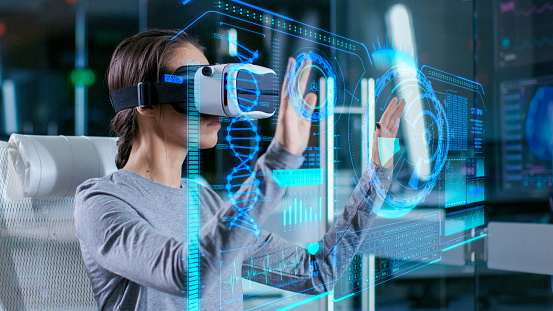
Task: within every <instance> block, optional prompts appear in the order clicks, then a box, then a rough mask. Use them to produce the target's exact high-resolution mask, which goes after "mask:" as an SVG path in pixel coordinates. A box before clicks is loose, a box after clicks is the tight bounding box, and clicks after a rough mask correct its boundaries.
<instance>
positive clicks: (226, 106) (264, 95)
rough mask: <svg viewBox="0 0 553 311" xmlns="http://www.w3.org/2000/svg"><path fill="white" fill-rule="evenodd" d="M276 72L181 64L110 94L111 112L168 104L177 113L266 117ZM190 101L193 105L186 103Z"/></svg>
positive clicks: (276, 93)
mask: <svg viewBox="0 0 553 311" xmlns="http://www.w3.org/2000/svg"><path fill="white" fill-rule="evenodd" d="M276 81H277V80H276V73H275V72H274V71H273V70H272V69H269V68H266V67H261V66H257V65H253V64H221V65H209V66H182V67H179V68H177V70H175V72H174V73H173V74H172V75H168V74H164V75H161V77H160V82H155V83H152V82H140V83H139V84H138V85H136V86H130V87H126V88H122V89H120V90H117V91H115V92H112V93H111V94H110V100H111V104H112V106H113V109H114V110H115V113H117V112H119V111H121V110H124V109H128V108H132V107H143V108H146V107H151V106H152V105H158V104H171V105H172V106H173V108H174V109H175V110H176V111H178V112H180V113H184V114H186V113H188V111H190V110H191V109H194V108H195V109H197V111H198V112H200V113H201V114H208V115H214V116H221V117H245V118H250V119H261V118H269V117H271V116H272V115H273V114H274V113H275V106H276V105H275V104H273V103H278V98H279V95H280V93H279V91H278V88H279V86H278V83H276ZM190 104H193V105H190Z"/></svg>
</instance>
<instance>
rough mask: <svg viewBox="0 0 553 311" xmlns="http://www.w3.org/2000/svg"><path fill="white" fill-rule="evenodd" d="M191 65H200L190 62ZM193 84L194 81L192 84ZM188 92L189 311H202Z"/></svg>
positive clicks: (194, 123) (196, 170) (196, 163)
mask: <svg viewBox="0 0 553 311" xmlns="http://www.w3.org/2000/svg"><path fill="white" fill-rule="evenodd" d="M188 65H197V64H196V63H191V62H189V64H188ZM191 81H193V80H191ZM191 81H189V88H188V113H187V115H186V118H187V130H188V133H187V135H188V142H187V147H188V162H187V171H188V180H189V183H188V191H187V196H186V201H187V208H188V217H187V222H188V236H187V240H188V280H187V289H186V290H187V296H188V310H189V311H192V310H200V286H201V284H200V184H199V183H197V182H195V181H196V180H197V179H198V177H199V176H200V112H199V111H198V110H197V109H196V104H195V98H194V83H193V82H191Z"/></svg>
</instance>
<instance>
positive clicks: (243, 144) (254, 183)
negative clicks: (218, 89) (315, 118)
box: [225, 35, 261, 236]
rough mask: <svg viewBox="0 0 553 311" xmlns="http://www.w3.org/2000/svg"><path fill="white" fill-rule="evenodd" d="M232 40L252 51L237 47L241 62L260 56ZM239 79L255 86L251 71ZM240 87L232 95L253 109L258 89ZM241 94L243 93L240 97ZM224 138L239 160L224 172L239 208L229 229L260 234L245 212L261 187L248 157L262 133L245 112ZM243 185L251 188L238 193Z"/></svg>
mask: <svg viewBox="0 0 553 311" xmlns="http://www.w3.org/2000/svg"><path fill="white" fill-rule="evenodd" d="M227 40H228V41H229V43H231V39H230V35H229V36H227ZM233 43H235V44H237V46H238V47H240V48H241V49H242V50H244V51H246V53H248V54H251V56H250V57H248V56H245V55H243V54H242V53H241V51H240V49H238V52H237V55H236V56H237V57H238V59H239V60H240V62H241V63H252V62H253V61H254V60H255V59H257V58H259V51H257V50H256V51H251V50H249V49H247V48H246V47H244V46H243V45H241V44H239V43H238V42H233ZM238 70H240V69H238ZM229 76H230V75H229ZM242 81H245V82H249V83H252V88H251V89H252V90H258V87H257V84H258V83H257V80H256V79H255V77H254V76H253V75H251V79H243V80H242ZM235 85H236V84H235V83H228V84H227V88H228V89H229V90H230V89H232V88H233V87H234V88H236V86H235ZM240 91H242V92H232V93H234V94H237V95H236V97H233V99H235V100H236V101H237V102H238V104H239V106H240V110H241V111H243V112H245V113H247V112H250V111H252V109H253V108H254V107H256V106H257V105H258V104H259V103H258V98H259V95H260V93H259V91H251V92H249V90H245V89H240ZM243 94H245V95H243ZM241 95H242V96H244V97H241ZM251 95H256V96H255V97H254V98H255V99H252V97H249V96H251ZM246 97H247V98H246ZM226 140H227V142H228V143H229V149H230V150H232V152H233V153H234V156H235V157H236V158H237V159H238V160H239V162H240V163H239V164H238V165H237V166H235V167H234V168H233V169H232V171H231V173H230V174H228V175H227V184H226V186H225V189H226V190H227V194H228V197H229V199H230V203H231V204H232V206H233V207H234V208H236V210H237V211H238V215H237V216H236V217H234V219H232V220H231V222H230V225H229V230H230V229H232V228H233V227H238V228H242V229H244V230H248V231H251V232H252V233H253V234H255V235H256V236H259V235H260V234H261V230H260V229H259V227H258V225H257V223H256V221H255V219H254V218H253V217H251V216H250V214H249V213H248V212H249V211H250V210H251V209H252V208H254V207H255V204H256V203H257V202H258V201H259V197H260V195H261V191H260V190H259V184H260V180H259V179H257V176H256V174H255V172H254V171H253V170H252V167H251V166H250V161H251V160H253V159H254V156H255V155H256V153H257V152H258V151H259V142H260V141H261V136H259V134H258V132H257V126H256V125H254V124H253V122H252V120H251V119H250V118H248V117H247V116H246V115H245V114H242V115H240V116H238V117H237V118H233V119H231V121H230V124H229V126H228V127H227V135H226ZM244 181H245V183H244ZM242 185H245V186H249V187H250V188H249V189H248V191H247V192H241V193H238V191H239V189H240V187H241V186H242Z"/></svg>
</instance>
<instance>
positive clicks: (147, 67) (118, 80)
mask: <svg viewBox="0 0 553 311" xmlns="http://www.w3.org/2000/svg"><path fill="white" fill-rule="evenodd" d="M187 44H192V45H193V46H195V47H196V48H198V49H199V50H201V51H203V47H202V46H200V44H199V43H198V41H197V40H196V39H194V38H193V37H191V36H189V35H187V34H186V33H184V32H182V33H181V32H179V31H178V30H161V29H151V30H147V31H144V32H141V33H138V34H136V35H134V36H132V37H130V38H127V39H125V40H123V42H121V43H120V44H119V46H117V48H116V49H115V52H113V55H112V57H111V62H110V65H109V69H108V74H107V80H108V88H109V92H110V93H111V92H114V91H117V90H119V89H121V88H124V87H128V86H133V85H137V84H138V83H139V82H144V81H148V82H157V81H158V79H159V75H160V73H170V72H166V68H167V65H168V64H167V61H168V59H170V57H171V53H172V51H173V50H174V49H175V48H178V47H182V46H185V45H187ZM111 128H112V131H113V132H114V133H115V135H117V136H118V137H119V141H118V143H117V146H118V153H117V157H116V159H115V163H116V165H117V168H123V167H124V166H125V164H127V161H128V160H129V156H130V154H131V150H132V145H133V139H134V137H136V135H137V134H138V131H139V128H138V121H137V112H136V109H135V108H129V109H125V110H122V111H119V112H118V113H117V114H116V115H115V117H114V118H113V120H111Z"/></svg>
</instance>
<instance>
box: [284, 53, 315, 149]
mask: <svg viewBox="0 0 553 311" xmlns="http://www.w3.org/2000/svg"><path fill="white" fill-rule="evenodd" d="M295 62H296V60H295V59H293V58H290V59H288V66H287V68H286V74H285V75H284V82H283V83H282V90H281V91H280V109H279V112H278V124H277V127H276V132H275V139H276V140H277V141H278V142H279V143H280V144H281V145H283V146H284V147H285V148H286V149H287V150H288V151H290V152H291V153H294V154H302V153H303V151H304V150H305V147H306V146H307V143H308V142H309V135H311V120H310V118H309V116H307V118H306V116H302V115H301V114H300V113H299V112H298V111H297V109H296V108H295V107H294V103H293V100H301V99H292V98H290V93H289V91H288V84H289V83H290V81H289V76H290V73H291V72H292V70H294V69H293V68H294V65H295ZM307 65H308V64H307ZM299 78H300V81H299V88H300V93H302V94H303V91H304V90H305V89H306V87H307V80H308V78H309V68H307V69H305V70H304V72H303V73H302V75H301V77H299ZM292 83H293V82H292ZM303 100H304V101H305V103H306V104H307V106H308V107H309V106H311V107H315V106H316V104H317V95H315V94H314V93H309V94H307V95H306V96H305V98H304V99H303Z"/></svg>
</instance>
